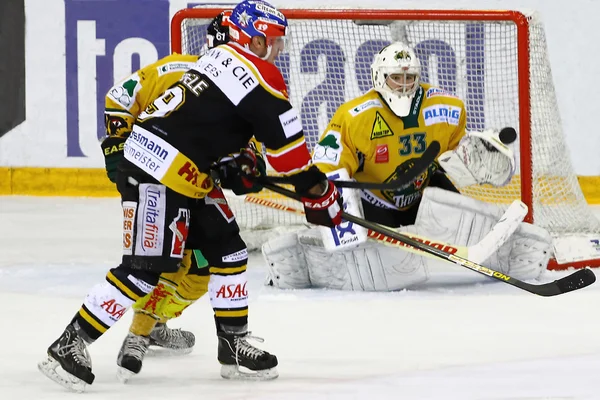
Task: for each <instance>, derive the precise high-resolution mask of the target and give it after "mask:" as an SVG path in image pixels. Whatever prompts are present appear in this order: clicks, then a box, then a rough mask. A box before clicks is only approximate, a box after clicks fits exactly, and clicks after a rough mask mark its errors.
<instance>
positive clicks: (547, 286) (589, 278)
mask: <svg viewBox="0 0 600 400" xmlns="http://www.w3.org/2000/svg"><path fill="white" fill-rule="evenodd" d="M259 183H260V184H261V185H262V186H264V187H265V188H267V189H269V190H272V191H273V192H276V193H279V194H281V195H283V196H286V197H289V198H291V199H294V200H298V199H299V196H298V195H297V194H296V193H295V192H293V191H291V190H287V189H285V188H282V187H281V186H278V185H275V184H273V183H271V182H269V181H268V180H267V179H264V178H263V179H259ZM342 218H343V219H345V220H346V221H350V222H353V223H355V224H357V225H360V226H363V227H365V228H367V229H371V230H373V231H374V232H377V233H379V234H381V235H383V236H387V237H389V238H392V239H394V240H397V241H398V242H400V243H404V244H405V245H408V246H411V247H414V248H416V249H418V250H420V251H422V252H425V253H428V254H430V255H432V256H435V257H437V258H441V259H444V260H446V261H449V262H452V263H454V264H456V265H460V266H461V267H465V268H468V269H470V270H473V271H475V272H477V273H480V274H482V275H486V276H488V277H490V278H492V279H495V280H497V281H500V282H505V283H508V284H509V285H512V286H514V287H517V288H519V289H522V290H525V291H527V292H529V293H533V294H537V295H539V296H544V297H548V296H556V295H560V294H563V293H568V292H571V291H574V290H578V289H581V288H584V287H586V286H589V285H591V284H592V283H594V282H595V281H596V275H594V273H593V272H592V270H591V269H580V270H578V271H576V272H574V273H572V274H570V275H567V276H565V277H563V278H561V279H558V280H555V281H553V282H549V283H544V284H541V285H533V284H530V283H527V282H523V281H521V280H519V279H516V278H513V277H511V276H509V275H506V274H503V273H502V272H499V271H495V270H493V269H491V268H487V267H484V266H483V265H480V264H478V263H475V262H473V261H470V260H467V259H466V258H463V257H460V256H457V255H455V254H450V253H447V252H445V251H443V250H440V249H438V248H436V247H433V246H430V245H428V244H425V243H421V242H419V241H417V240H415V239H412V238H410V237H409V236H406V235H403V234H401V233H399V232H396V231H393V230H391V229H388V228H386V227H384V226H381V225H379V224H376V223H373V222H369V221H366V220H364V219H362V218H359V217H356V216H354V215H352V214H348V213H346V212H342Z"/></svg>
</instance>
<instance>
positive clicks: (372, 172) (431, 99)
mask: <svg viewBox="0 0 600 400" xmlns="http://www.w3.org/2000/svg"><path fill="white" fill-rule="evenodd" d="M465 129H466V111H465V106H464V103H463V101H462V100H461V99H459V98H458V97H456V96H454V95H453V94H451V93H449V92H447V91H445V90H442V89H440V88H436V87H432V86H430V85H427V84H423V83H422V84H421V85H420V87H419V88H418V89H417V92H416V93H415V97H414V100H413V102H412V105H411V109H410V113H409V115H408V116H406V117H403V118H400V117H398V116H396V115H395V114H394V113H393V112H392V111H391V110H390V109H389V108H388V106H387V105H386V103H385V102H384V101H383V100H382V99H381V98H380V97H379V95H378V93H377V92H376V91H375V90H370V91H369V92H367V93H365V94H364V95H362V96H360V97H357V98H355V99H353V100H351V101H349V102H346V103H344V104H342V105H341V106H340V107H339V108H338V110H337V111H336V113H335V115H334V116H333V118H332V119H331V121H330V122H329V125H328V126H327V129H326V130H325V132H324V133H323V134H322V135H321V138H320V140H319V143H318V144H317V145H316V146H315V148H314V150H313V161H314V162H315V163H316V164H317V166H318V167H319V169H321V170H322V171H323V172H326V173H327V172H331V171H334V170H336V169H339V168H345V169H346V170H347V171H348V173H349V175H350V177H351V178H354V179H356V180H357V181H359V182H377V183H383V182H386V183H387V182H392V181H394V180H396V179H397V178H398V176H400V175H401V174H402V172H401V171H402V169H403V168H406V167H408V166H410V164H411V159H413V158H417V157H420V155H421V154H422V153H423V152H425V149H426V148H427V146H428V145H429V144H430V143H431V142H432V141H434V140H437V141H438V142H439V143H440V147H441V150H440V154H442V153H443V152H445V151H446V150H450V149H454V148H456V146H457V145H458V142H459V141H460V139H461V138H462V137H463V136H464V135H465ZM438 168H439V166H438V165H437V163H434V164H432V165H431V166H430V168H429V169H428V171H426V172H425V173H423V174H422V175H421V176H420V177H419V178H418V179H417V180H416V181H415V182H414V184H412V185H411V186H409V187H408V188H405V189H403V190H400V191H391V190H386V191H378V190H374V191H366V190H363V192H362V197H363V200H365V201H368V202H369V203H371V204H374V205H376V206H380V207H383V208H394V209H398V210H405V209H407V208H409V207H410V206H412V205H413V204H414V203H415V202H416V201H417V200H419V199H420V197H421V195H422V192H423V190H424V189H425V187H426V186H427V184H428V183H429V179H430V177H431V174H433V173H434V172H435V171H436V170H437V169H438Z"/></svg>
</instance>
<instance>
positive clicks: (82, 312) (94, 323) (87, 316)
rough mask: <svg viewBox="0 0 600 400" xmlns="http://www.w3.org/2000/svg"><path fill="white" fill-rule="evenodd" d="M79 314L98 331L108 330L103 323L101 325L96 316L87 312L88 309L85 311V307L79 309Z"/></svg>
mask: <svg viewBox="0 0 600 400" xmlns="http://www.w3.org/2000/svg"><path fill="white" fill-rule="evenodd" d="M79 315H81V317H82V318H83V319H84V320H85V321H86V322H87V323H88V324H90V325H91V326H93V327H94V329H96V330H97V331H98V332H100V333H104V332H106V331H107V329H106V328H105V327H103V326H102V325H100V324H99V323H98V321H96V320H95V319H94V317H92V316H91V315H90V314H88V313H87V311H85V310H84V309H83V308H80V309H79Z"/></svg>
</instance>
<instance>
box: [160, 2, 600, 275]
mask: <svg viewBox="0 0 600 400" xmlns="http://www.w3.org/2000/svg"><path fill="white" fill-rule="evenodd" d="M220 11H221V9H216V8H193V9H185V10H181V11H179V12H178V13H177V14H176V15H175V16H174V17H173V19H172V23H171V43H172V50H173V51H175V52H178V53H184V54H199V53H200V51H201V49H202V47H203V45H204V43H205V37H206V27H207V25H208V23H209V22H210V20H211V19H212V18H213V17H214V16H215V15H217V14H218V13H219V12H220ZM281 11H282V12H283V13H284V14H285V15H286V17H287V18H288V20H289V23H290V26H291V36H292V39H291V41H290V43H289V45H288V46H287V49H286V52H285V54H282V55H280V57H279V60H278V66H279V67H280V69H281V71H282V73H283V76H284V78H285V79H286V81H287V83H288V91H289V94H290V100H291V102H292V104H294V106H295V107H296V108H298V109H299V110H300V112H301V115H302V123H303V127H304V132H305V135H306V138H307V143H308V146H309V149H311V150H312V147H313V146H314V144H315V143H316V142H317V141H318V138H319V136H320V133H321V132H322V131H323V130H324V128H325V127H326V125H327V123H328V121H329V119H330V118H331V117H332V116H333V113H334V112H335V111H336V109H337V108H338V106H339V105H341V104H342V103H343V102H345V101H347V100H350V99H352V98H354V97H357V96H359V95H361V94H362V93H364V92H366V91H367V90H369V89H370V88H371V79H370V65H371V62H372V60H373V57H374V55H375V54H376V53H377V52H378V51H379V50H380V49H381V48H382V47H384V46H385V45H387V44H389V43H391V42H392V41H396V40H402V41H404V42H406V43H408V44H409V45H411V46H413V47H414V48H415V51H416V53H417V55H418V56H419V59H420V61H421V65H422V79H423V80H424V81H425V82H428V83H431V84H434V85H437V86H440V87H442V88H444V89H446V90H449V91H451V92H453V93H456V94H457V95H458V96H460V97H461V98H462V99H463V100H464V101H465V105H466V108H467V128H468V129H469V130H482V129H484V128H489V127H493V128H501V127H505V126H512V127H515V128H516V129H517V131H518V133H519V138H518V141H517V142H515V143H514V144H513V145H512V147H513V149H514V150H515V152H516V153H517V156H518V160H519V163H518V164H519V166H518V170H517V173H516V175H515V177H514V178H513V179H512V181H511V182H510V183H509V185H507V186H506V187H503V188H493V187H483V186H473V187H469V188H466V189H464V190H463V191H462V193H463V194H466V195H468V196H472V197H475V198H478V199H482V200H485V201H489V202H493V203H496V204H498V205H500V206H503V207H506V206H508V204H510V202H511V201H512V200H514V199H518V198H520V199H522V200H523V201H524V202H525V203H526V204H527V205H528V206H529V210H530V211H529V214H528V216H527V219H526V220H527V221H528V222H533V223H535V224H536V225H540V226H542V227H544V228H546V229H548V230H549V231H550V232H551V233H552V235H553V237H554V249H555V260H553V261H552V263H551V266H550V268H552V269H562V268H565V267H568V266H575V267H583V266H599V265H600V249H599V247H600V246H598V240H597V239H598V238H600V222H599V221H598V220H597V219H596V218H595V217H594V215H593V214H592V212H591V210H590V208H589V207H588V205H587V203H586V201H585V198H584V196H583V193H582V191H581V188H580V186H579V183H578V181H577V176H576V175H575V173H574V171H573V168H572V166H571V163H570V159H569V154H568V151H567V145H566V141H565V138H564V135H563V132H562V128H561V121H560V116H559V110H558V105H557V101H556V95H555V91H554V85H553V82H552V74H551V70H550V63H549V60H548V55H547V46H546V39H545V34H544V29H543V26H542V23H541V21H540V20H539V18H538V16H537V14H535V13H522V12H518V11H474V10H460V11H459V10H333V9H318V10H315V9H311V10H299V9H295V10H281ZM253 197H254V198H256V197H259V198H263V199H267V200H273V201H276V202H278V203H282V204H286V205H288V206H290V207H293V208H299V206H298V204H297V203H293V202H291V201H289V200H286V199H283V198H281V197H279V196H278V195H276V194H274V193H271V192H268V191H263V192H261V193H260V194H257V195H253ZM228 199H229V201H230V204H231V206H232V208H233V209H234V212H235V214H236V217H237V219H238V223H239V224H240V226H241V228H242V229H245V230H249V231H250V232H252V236H254V237H255V238H256V237H259V236H261V232H263V231H262V229H269V228H274V227H276V228H278V229H287V228H289V227H292V226H294V225H298V224H302V223H303V222H304V218H303V216H302V215H299V214H294V213H290V212H281V211H279V210H275V209H271V208H268V207H264V206H260V205H256V204H252V203H249V202H247V201H245V199H244V197H235V196H228Z"/></svg>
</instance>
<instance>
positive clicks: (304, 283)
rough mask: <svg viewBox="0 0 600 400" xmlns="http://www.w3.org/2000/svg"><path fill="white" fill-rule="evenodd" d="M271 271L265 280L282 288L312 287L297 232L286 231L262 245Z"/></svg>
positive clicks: (270, 284)
mask: <svg viewBox="0 0 600 400" xmlns="http://www.w3.org/2000/svg"><path fill="white" fill-rule="evenodd" d="M262 254H263V257H264V259H265V261H266V262H267V267H268V269H269V272H268V274H267V280H266V282H265V284H266V285H268V286H275V287H277V288H280V289H306V288H310V287H312V284H311V281H310V277H309V275H308V266H307V264H306V259H305V258H304V253H303V252H302V248H301V247H300V244H299V243H298V235H297V234H296V233H295V232H289V233H284V234H282V235H281V236H279V237H275V238H272V239H270V240H269V241H267V242H265V243H264V244H263V245H262Z"/></svg>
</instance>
